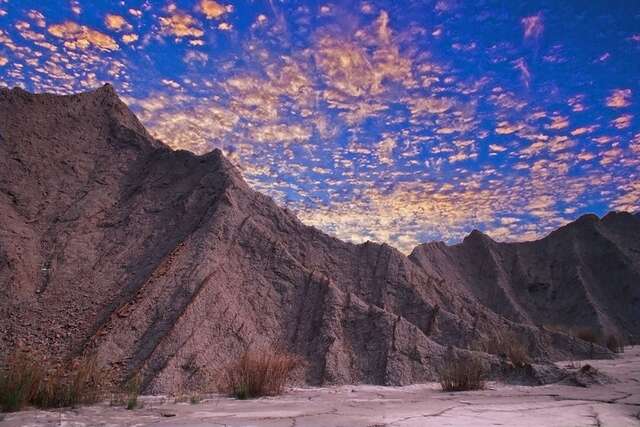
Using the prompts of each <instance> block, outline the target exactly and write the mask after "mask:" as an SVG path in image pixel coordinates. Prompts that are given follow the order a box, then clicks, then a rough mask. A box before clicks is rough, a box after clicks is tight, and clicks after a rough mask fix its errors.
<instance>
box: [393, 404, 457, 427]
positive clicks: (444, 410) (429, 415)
mask: <svg viewBox="0 0 640 427" xmlns="http://www.w3.org/2000/svg"><path fill="white" fill-rule="evenodd" d="M459 407H460V406H459V405H456V406H451V407H449V408H445V409H443V410H441V411H438V412H435V413H431V414H422V415H412V416H410V417H404V418H400V419H397V420H395V421H392V422H390V423H387V424H383V425H384V426H389V427H390V426H392V425H394V424H398V423H402V422H405V421H409V420H415V419H417V418H437V417H439V416H441V415H444V414H445V413H447V412H449V411H451V410H453V409H456V408H459Z"/></svg>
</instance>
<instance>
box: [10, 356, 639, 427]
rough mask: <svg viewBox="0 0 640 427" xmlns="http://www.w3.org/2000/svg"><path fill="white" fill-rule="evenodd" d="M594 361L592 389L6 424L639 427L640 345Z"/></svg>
mask: <svg viewBox="0 0 640 427" xmlns="http://www.w3.org/2000/svg"><path fill="white" fill-rule="evenodd" d="M587 363H588V364H590V365H591V366H593V367H595V368H596V369H598V370H599V371H601V372H603V373H605V374H607V375H609V376H610V377H612V378H614V381H613V382H612V383H610V384H603V385H592V386H590V387H574V386H568V385H560V384H553V385H548V386H540V387H529V386H511V385H504V384H500V383H489V384H488V387H487V389H486V390H483V391H475V392H463V393H443V392H441V391H440V389H439V386H438V385H437V384H421V385H413V386H408V387H381V386H366V385H359V386H341V387H330V388H304V389H293V390H291V391H289V392H288V393H287V394H285V395H283V396H279V397H274V398H263V399H257V400H248V401H238V400H234V399H230V398H226V397H222V396H211V397H210V398H208V399H205V400H203V401H202V402H200V403H199V404H189V403H174V401H173V399H170V398H166V397H157V396H155V397H145V398H143V399H142V400H143V401H144V403H145V404H144V408H142V409H138V410H134V411H127V410H125V409H123V408H120V407H112V406H109V405H108V403H105V404H103V405H96V406H90V407H83V408H77V409H73V410H64V411H56V412H46V411H35V410H31V411H25V412H21V413H18V414H7V415H5V416H4V419H3V420H2V421H0V426H2V427H4V426H6V427H17V426H27V425H28V426H33V427H39V426H59V425H64V426H73V427H85V426H87V427H88V426H92V427H93V426H104V427H106V426H114V427H115V426H140V427H142V426H158V427H170V426H188V427H200V426H202V427H204V426H220V427H222V426H225V427H249V426H252V427H253V426H256V427H257V426H265V427H303V426H304V427H334V426H335V427H339V426H343V427H418V426H420V427H425V426H438V427H441V426H474V427H475V426H495V425H503V426H515V425H517V426H546V427H549V426H562V427H578V426H612V427H624V426H639V425H640V419H639V416H640V347H635V348H626V351H625V353H624V354H623V355H622V356H621V357H620V358H618V359H613V360H596V361H588V362H586V361H585V362H582V363H581V364H579V365H583V366H584V365H585V364H587ZM559 365H560V366H562V367H567V366H568V365H569V364H568V363H562V362H561V363H559ZM0 417H1V416H0Z"/></svg>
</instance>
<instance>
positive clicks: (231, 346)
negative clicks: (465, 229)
mask: <svg viewBox="0 0 640 427" xmlns="http://www.w3.org/2000/svg"><path fill="white" fill-rule="evenodd" d="M470 239H471V240H470V242H469V243H466V242H465V245H467V244H473V245H478V246H481V247H483V245H485V243H482V242H483V241H484V240H487V239H486V237H483V236H480V235H477V236H475V235H474V236H472V237H471V238H470ZM476 240H478V242H475V241H476ZM629 242H631V243H630V244H631V245H632V244H635V243H633V239H631V238H630V239H629ZM486 245H494V244H493V243H491V242H489V241H488V240H487V243H486ZM611 250H613V248H612V249H611ZM629 250H630V249H629ZM440 252H441V253H442V254H443V255H442V256H443V257H444V256H446V251H444V247H443V250H442V251H440ZM440 252H438V253H440ZM425 253H426V252H425ZM438 256H440V255H438ZM487 256H488V257H491V256H493V253H491V254H489V255H487ZM425 259H426V258H425ZM540 262H542V261H540ZM451 265H452V266H453V265H457V264H453V263H452V264H451ZM438 268H440V267H438ZM447 268H449V267H447ZM462 268H463V267H460V269H454V268H453V267H451V269H450V271H451V272H452V273H451V274H449V273H450V271H449V270H446V271H445V270H442V271H440V270H437V269H436V267H433V268H432V267H430V266H428V265H425V263H424V262H422V261H420V259H419V257H418V255H415V256H413V257H412V259H409V258H407V257H406V256H404V255H403V254H401V253H400V252H398V251H397V250H395V249H394V248H392V247H390V246H388V245H384V244H383V245H380V244H375V243H365V244H361V245H353V244H349V243H345V242H342V241H340V240H337V239H335V238H332V237H330V236H327V235H326V234H324V233H322V232H320V231H319V230H317V229H315V228H312V227H308V226H305V225H304V224H302V223H301V222H300V221H298V219H297V218H296V217H295V216H294V215H293V214H292V213H290V212H289V211H287V210H286V209H282V208H280V207H278V206H277V205H276V204H275V203H274V202H273V201H272V200H271V199H270V198H268V197H266V196H264V195H261V194H259V193H256V192H254V191H253V190H251V189H250V188H249V187H248V186H247V184H246V183H245V182H244V180H243V179H242V177H241V174H240V173H239V171H238V170H237V169H236V168H235V167H234V166H233V165H232V164H230V163H229V162H228V161H227V159H226V158H225V157H224V156H223V155H222V153H221V152H220V151H218V150H216V151H213V152H211V153H209V154H207V155H204V156H196V155H194V154H192V153H189V152H185V151H173V150H171V149H169V148H168V147H167V146H165V145H164V144H163V143H162V142H160V141H157V140H154V139H153V138H152V137H151V136H150V135H149V134H148V133H147V132H146V131H145V129H144V128H143V126H142V125H141V124H140V123H139V122H138V120H137V119H136V117H135V116H134V115H133V114H132V113H131V112H130V111H129V110H128V108H127V107H126V106H125V105H124V104H123V103H122V102H121V101H120V100H119V99H118V97H117V95H116V94H115V92H114V91H113V89H112V88H111V87H110V86H108V85H107V86H105V87H103V88H100V89H98V90H96V91H94V92H90V93H85V94H79V95H73V96H53V95H46V94H45V95H33V94H29V93H27V92H24V91H22V90H20V89H13V90H6V89H2V90H1V91H0V319H1V323H0V351H1V352H6V351H8V350H9V349H11V348H13V347H14V346H16V345H26V346H29V347H32V348H36V349H38V348H39V349H42V350H46V351H47V352H49V353H50V354H52V355H56V356H59V357H73V356H77V355H80V354H83V353H95V354H97V355H98V357H99V359H100V361H101V362H102V363H104V364H105V365H107V366H109V367H110V368H111V369H112V370H113V372H114V374H115V375H116V376H117V377H118V378H121V379H124V378H126V377H128V376H130V375H133V374H134V373H136V372H141V373H142V374H143V376H144V379H145V388H146V390H147V391H149V392H160V391H163V392H167V391H176V390H181V389H186V388H189V387H192V386H193V385H194V382H196V381H197V378H198V376H199V373H200V372H202V371H203V370H204V369H207V368H212V367H213V368H216V367H220V366H222V365H224V364H225V363H228V362H229V361H230V360H233V359H234V358H235V357H237V356H238V354H239V353H240V352H242V351H243V350H244V349H246V348H247V347H249V346H251V345H259V344H263V343H274V342H277V343H279V344H280V345H284V346H286V347H287V348H289V349H290V350H292V351H295V352H296V353H298V354H300V355H302V356H304V357H305V358H306V359H307V361H308V369H307V377H306V380H307V381H308V382H309V383H313V384H319V383H375V384H408V383H412V382H420V381H424V380H429V379H434V376H435V372H436V370H437V369H438V368H439V366H440V365H441V364H442V363H443V361H444V360H446V359H448V358H451V357H454V356H455V354H456V353H463V352H467V351H469V349H477V348H478V343H482V342H484V341H487V340H490V339H491V338H492V337H494V336H495V335H496V334H499V333H501V332H502V331H511V333H513V334H516V335H517V336H518V337H519V339H520V340H521V341H522V342H523V343H524V344H525V345H526V346H527V348H528V349H529V351H530V353H531V354H532V356H534V357H535V358H537V359H539V360H540V361H544V360H548V359H550V358H551V359H552V358H556V359H557V358H568V357H570V356H572V355H573V354H580V353H582V354H583V355H586V354H588V352H589V351H590V350H589V348H588V346H587V345H586V344H584V343H580V342H578V343H576V342H575V340H574V339H572V338H571V337H568V336H567V335H565V334H562V333H557V332H553V331H543V330H539V329H538V328H537V327H536V325H535V322H533V321H532V318H533V316H534V314H535V313H534V312H533V311H526V310H524V309H522V310H521V312H520V311H518V310H520V308H522V307H525V308H528V307H529V305H526V304H524V303H523V302H522V301H521V296H520V294H519V293H518V292H520V291H519V290H517V289H512V288H510V287H508V286H507V284H506V283H504V284H501V288H500V289H502V287H504V292H505V295H504V296H503V297H502V296H501V298H504V301H509V304H510V306H513V308H510V310H512V311H506V310H505V311H501V310H498V309H497V308H496V307H495V305H494V304H493V303H492V301H491V300H490V299H487V298H482V295H481V294H479V293H477V292H475V291H474V288H472V287H470V286H469V287H467V286H456V284H463V283H467V282H463V281H462V274H463V273H464V271H465V270H462ZM464 268H467V267H464ZM469 268H471V267H469ZM474 268H476V267H474ZM477 268H484V266H479V267H477ZM496 268H497V267H496ZM472 271H475V270H472ZM483 271H484V270H483ZM525 271H526V270H525ZM554 271H555V270H554ZM625 274H626V273H625ZM495 277H498V276H497V275H496V276H495ZM540 280H543V279H540ZM487 286H489V285H488V284H487ZM525 292H528V291H527V290H525ZM563 295H564V294H563ZM511 301H513V303H511ZM516 303H517V304H519V305H517V304H516ZM483 304H486V305H488V306H489V307H491V308H492V309H489V308H487V307H486V306H485V305H483ZM519 307H520V308H519ZM607 307H608V306H607ZM603 351H604V350H603ZM478 355H479V356H480V357H482V358H484V360H485V361H486V363H487V364H488V365H491V366H492V367H494V369H493V370H494V372H499V371H500V370H501V369H502V367H500V366H499V365H500V364H501V362H500V360H498V358H496V356H491V355H488V354H486V353H478Z"/></svg>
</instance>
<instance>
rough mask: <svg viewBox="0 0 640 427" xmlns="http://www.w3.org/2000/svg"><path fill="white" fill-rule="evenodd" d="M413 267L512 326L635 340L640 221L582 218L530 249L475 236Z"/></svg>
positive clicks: (435, 250) (416, 255)
mask: <svg viewBox="0 0 640 427" xmlns="http://www.w3.org/2000/svg"><path fill="white" fill-rule="evenodd" d="M410 259H411V260H413V261H414V262H415V263H416V264H417V265H419V266H420V267H421V268H422V269H423V270H424V271H425V272H426V273H427V274H429V275H431V276H434V277H441V278H446V279H447V281H448V282H449V283H453V284H455V285H456V286H457V287H459V288H461V289H464V290H467V291H469V292H470V293H471V294H473V295H474V296H475V297H476V298H477V300H478V301H480V302H481V303H482V304H483V305H485V306H487V307H489V308H490V309H491V310H492V311H493V312H495V313H497V314H500V315H502V316H505V317H507V318H509V319H511V320H513V321H515V322H521V323H525V324H530V325H538V326H549V327H552V328H557V327H560V328H564V329H567V330H570V329H574V330H576V329H583V328H587V329H591V330H597V331H599V333H600V334H601V335H603V336H604V335H607V334H615V335H619V336H622V337H627V338H628V339H631V340H638V339H640V336H639V335H640V216H638V215H637V214H636V215H632V214H630V213H625V212H611V213H609V214H607V215H606V216H604V217H603V218H602V219H600V218H598V217H597V216H595V215H585V216H582V217H581V218H579V219H578V220H577V221H575V222H572V223H570V224H568V225H566V226H564V227H562V228H560V229H558V230H556V231H554V232H553V233H551V234H550V235H548V236H547V237H545V238H543V239H541V240H537V241H534V242H523V243H498V242H495V241H493V240H491V238H489V237H488V236H486V235H484V234H482V233H480V232H478V231H474V232H472V233H471V234H470V235H469V236H468V237H467V238H465V239H464V241H463V242H462V243H461V244H458V245H454V246H447V245H445V244H444V243H429V244H424V245H420V246H418V247H417V248H415V249H414V250H413V252H412V254H411V255H410Z"/></svg>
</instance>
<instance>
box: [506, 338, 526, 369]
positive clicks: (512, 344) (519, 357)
mask: <svg viewBox="0 0 640 427" xmlns="http://www.w3.org/2000/svg"><path fill="white" fill-rule="evenodd" d="M498 348H499V349H500V352H501V353H504V354H505V355H506V356H507V358H508V359H509V360H510V361H511V363H513V365H514V366H516V367H522V366H525V365H526V364H528V363H529V362H530V358H529V352H528V351H527V348H526V347H525V346H524V344H522V341H520V339H519V338H518V337H517V336H516V335H515V334H512V333H508V334H505V335H503V336H501V337H500V338H499V340H498Z"/></svg>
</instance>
